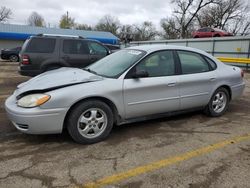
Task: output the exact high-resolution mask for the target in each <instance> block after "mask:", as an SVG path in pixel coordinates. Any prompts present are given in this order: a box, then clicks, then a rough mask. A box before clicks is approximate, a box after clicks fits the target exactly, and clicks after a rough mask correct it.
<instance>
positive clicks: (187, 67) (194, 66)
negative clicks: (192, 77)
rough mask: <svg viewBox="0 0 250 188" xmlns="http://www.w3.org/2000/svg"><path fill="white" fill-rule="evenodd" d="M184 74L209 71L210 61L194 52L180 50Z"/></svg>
mask: <svg viewBox="0 0 250 188" xmlns="http://www.w3.org/2000/svg"><path fill="white" fill-rule="evenodd" d="M178 55H179V59H180V63H181V68H182V74H193V73H201V72H207V71H209V70H210V69H209V65H208V63H207V62H206V61H205V60H204V59H203V57H202V56H201V55H199V54H197V53H194V52H188V51H178Z"/></svg>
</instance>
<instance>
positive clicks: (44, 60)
mask: <svg viewBox="0 0 250 188" xmlns="http://www.w3.org/2000/svg"><path fill="white" fill-rule="evenodd" d="M110 53H111V52H110V50H109V49H108V48H107V47H105V46H104V45H103V44H102V43H100V42H98V41H95V40H89V39H84V38H82V37H78V36H71V35H68V36H67V35H44V34H39V35H37V36H32V37H30V38H29V39H27V40H26V41H25V43H24V45H23V47H22V50H21V52H20V64H19V73H20V74H21V75H25V76H36V75H38V74H40V73H43V72H45V71H48V70H53V69H57V68H60V67H77V68H83V67H86V66H88V65H90V64H92V63H94V62H95V61H97V60H99V59H101V58H103V57H105V56H107V55H109V54H110Z"/></svg>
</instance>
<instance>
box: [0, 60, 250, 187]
mask: <svg viewBox="0 0 250 188" xmlns="http://www.w3.org/2000/svg"><path fill="white" fill-rule="evenodd" d="M28 79H29V78H28V77H23V76H20V75H19V74H18V73H17V64H16V63H8V62H0V187H1V188H5V187H8V188H15V187H16V188H22V187H23V188H29V187H44V188H45V187H85V186H86V184H87V183H89V182H93V181H94V182H95V181H97V182H98V181H99V180H101V179H102V180H103V181H104V180H109V182H108V183H107V182H106V183H105V185H104V187H112V188H116V187H120V188H125V187H131V188H133V187H135V188H139V187H149V188H153V187H157V188H158V187H164V188H165V187H169V188H175V187H183V188H184V187H190V188H198V187H206V188H207V187H218V188H224V187H225V188H228V187H231V188H235V187H242V188H247V187H250V179H249V177H250V139H241V138H242V136H244V135H248V134H250V74H245V81H246V89H245V92H244V95H243V96H242V97H241V98H240V99H237V100H235V101H232V103H231V104H230V107H229V110H228V112H227V113H226V114H225V115H224V116H222V117H219V118H210V117H206V116H205V115H203V114H202V113H201V112H193V113H188V114H183V115H177V116H173V117H168V118H161V119H157V120H151V121H146V122H140V123H133V124H128V125H124V126H120V127H116V128H114V130H113V131H112V133H111V135H110V137H109V138H108V139H107V140H105V141H103V142H101V143H97V144H93V145H79V144H76V143H74V142H73V141H72V140H71V138H70V137H69V135H68V134H67V132H64V133H63V134H60V135H43V136H38V135H26V134H23V133H20V132H18V131H17V130H16V129H15V128H14V126H13V125H12V124H11V122H10V121H9V120H8V119H7V117H6V114H5V110H4V101H5V99H6V98H7V97H8V96H9V95H10V94H11V93H12V92H13V91H14V89H15V88H16V86H17V85H18V84H19V83H21V82H24V81H26V80H28ZM234 137H237V138H238V139H237V142H233V141H231V143H230V144H228V143H227V144H224V145H223V144H217V145H218V146H220V147H217V148H216V147H215V146H214V145H212V144H216V143H221V142H222V141H224V140H228V139H231V138H234ZM207 146H211V147H212V148H213V150H211V152H205V151H206V150H204V149H203V150H204V151H203V150H202V151H203V153H202V152H200V153H199V152H198V154H197V155H196V156H192V155H191V154H188V155H187V154H185V153H187V152H192V151H195V150H197V149H199V148H204V147H207ZM199 151H200V150H199ZM183 154H184V156H187V157H186V158H185V160H180V159H182V158H181V157H179V158H178V156H181V155H183ZM173 156H177V158H175V159H179V162H176V161H177V160H169V161H170V162H169V165H166V164H165V165H162V166H161V167H160V168H157V169H154V170H149V167H148V166H147V165H149V164H154V163H155V162H157V161H161V160H163V159H168V158H170V159H171V158H172V157H173ZM183 159H184V158H183ZM161 163H162V162H159V164H161ZM139 166H141V167H142V168H141V171H138V170H135V168H137V167H139ZM133 169H134V170H133ZM131 170H132V171H131ZM132 172H137V173H132ZM119 173H125V174H130V175H129V176H125V175H123V176H121V175H120V176H117V174H119ZM112 175H113V176H112ZM110 176H112V177H110ZM103 178H104V179H103ZM95 186H98V184H95V183H94V184H93V187H95Z"/></svg>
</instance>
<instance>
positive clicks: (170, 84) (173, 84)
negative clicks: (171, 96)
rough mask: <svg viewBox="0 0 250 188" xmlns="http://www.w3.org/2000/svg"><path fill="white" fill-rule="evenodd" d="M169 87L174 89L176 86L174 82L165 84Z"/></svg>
mask: <svg viewBox="0 0 250 188" xmlns="http://www.w3.org/2000/svg"><path fill="white" fill-rule="evenodd" d="M167 85H168V86H169V87H174V86H175V85H176V82H171V83H168V84H167Z"/></svg>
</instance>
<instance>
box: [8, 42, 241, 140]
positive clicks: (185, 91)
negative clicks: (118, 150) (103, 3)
mask: <svg viewBox="0 0 250 188" xmlns="http://www.w3.org/2000/svg"><path fill="white" fill-rule="evenodd" d="M243 76H244V74H243V72H242V70H241V69H240V68H238V67H234V66H228V65H225V64H223V63H221V62H220V61H218V60H217V59H216V58H214V57H213V56H211V55H209V54H207V53H205V52H203V51H200V50H197V49H193V48H186V47H178V46H168V45H147V46H139V47H131V48H127V49H124V50H120V51H118V52H116V53H114V54H111V55H109V56H107V57H105V58H103V59H101V60H99V61H98V62H96V63H94V64H92V65H90V66H89V67H87V68H85V69H77V68H60V69H57V70H53V71H49V72H46V73H43V74H41V75H38V76H37V77H34V78H32V79H30V80H29V81H27V82H25V83H22V84H20V85H19V86H18V87H17V89H16V91H15V92H14V93H13V95H11V96H10V97H9V98H8V99H7V100H6V102H5V108H6V111H7V114H8V116H9V118H10V120H11V121H12V122H13V124H14V125H15V127H16V128H17V129H18V130H20V131H22V132H24V133H29V134H51V133H61V132H62V130H63V129H64V128H65V129H67V130H68V132H69V134H70V135H71V136H72V138H73V139H74V140H75V141H76V142H78V143H95V142H99V141H101V140H103V139H105V138H106V137H107V136H108V135H109V133H110V131H111V130H112V127H113V125H120V124H123V123H128V122H131V121H138V120H142V119H143V120H145V118H146V119H149V118H155V117H159V116H162V115H168V114H170V113H173V112H180V111H181V112H182V111H188V110H193V109H203V110H204V112H205V113H206V114H207V115H209V116H213V117H217V116H221V115H222V114H224V113H225V111H226V110H227V108H228V105H229V102H230V101H231V100H233V99H235V98H236V97H240V96H241V94H242V92H243V90H244V87H245V83H244V81H243Z"/></svg>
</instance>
